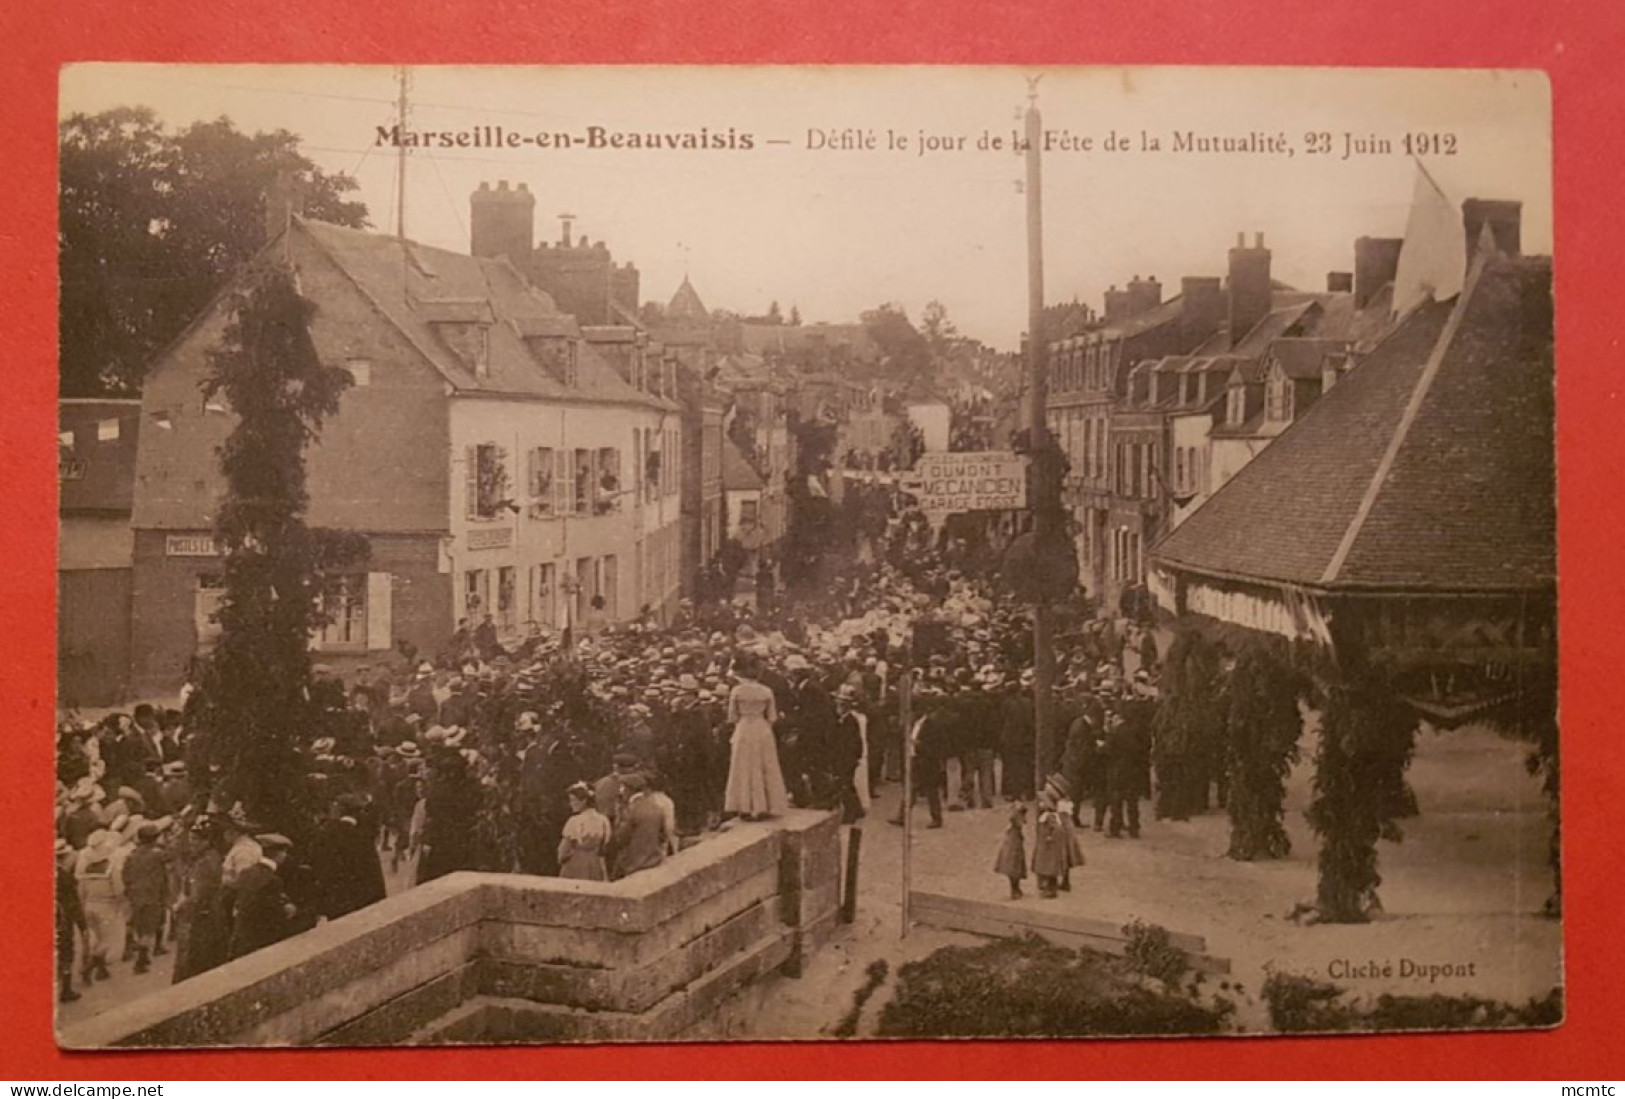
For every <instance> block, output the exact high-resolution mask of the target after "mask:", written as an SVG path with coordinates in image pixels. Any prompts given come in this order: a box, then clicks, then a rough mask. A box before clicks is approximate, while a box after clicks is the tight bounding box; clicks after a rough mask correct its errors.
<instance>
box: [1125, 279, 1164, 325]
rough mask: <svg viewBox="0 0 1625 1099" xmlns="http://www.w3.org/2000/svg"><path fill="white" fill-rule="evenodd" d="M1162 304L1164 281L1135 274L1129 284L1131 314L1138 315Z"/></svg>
mask: <svg viewBox="0 0 1625 1099" xmlns="http://www.w3.org/2000/svg"><path fill="white" fill-rule="evenodd" d="M1161 304H1162V283H1160V282H1158V281H1157V280H1156V279H1155V278H1149V279H1142V278H1141V277H1140V276H1139V275H1135V276H1134V278H1133V280H1132V281H1130V282H1129V284H1128V308H1129V314H1128V315H1129V316H1131V317H1137V316H1139V315H1140V314H1141V313H1145V312H1149V311H1150V310H1152V309H1155V308H1156V307H1157V306H1159V305H1161Z"/></svg>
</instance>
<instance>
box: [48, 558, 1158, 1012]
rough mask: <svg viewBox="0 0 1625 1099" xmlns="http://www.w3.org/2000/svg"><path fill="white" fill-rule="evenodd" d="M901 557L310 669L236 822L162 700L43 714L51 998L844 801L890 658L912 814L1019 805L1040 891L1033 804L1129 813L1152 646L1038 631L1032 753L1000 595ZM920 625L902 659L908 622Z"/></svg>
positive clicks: (876, 759)
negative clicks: (461, 887) (430, 651)
mask: <svg viewBox="0 0 1625 1099" xmlns="http://www.w3.org/2000/svg"><path fill="white" fill-rule="evenodd" d="M905 557H906V565H905V566H904V567H895V566H894V565H891V564H878V565H873V566H870V567H867V568H865V569H863V570H859V571H858V572H857V573H856V574H855V575H853V576H850V577H844V578H843V579H841V580H840V581H838V582H837V583H835V584H832V585H830V586H829V587H828V588H827V590H823V591H820V592H817V593H815V594H813V595H811V596H810V597H807V596H804V597H802V598H799V599H793V600H787V601H785V602H784V603H783V604H782V605H780V606H778V607H776V608H775V609H774V610H773V611H772V612H770V613H763V612H757V611H753V610H751V609H748V608H744V607H739V606H730V605H724V604H719V605H712V606H709V607H705V608H701V609H698V610H697V609H695V608H693V607H690V606H687V605H685V607H684V609H683V610H682V612H681V613H680V614H679V616H678V618H677V621H676V622H674V623H673V624H671V625H669V626H664V627H653V626H648V625H644V624H633V625H630V626H626V627H622V628H618V629H610V630H606V631H604V632H602V633H599V634H597V635H593V636H587V637H582V638H580V639H579V640H578V641H576V642H575V643H573V644H571V645H570V646H569V647H568V648H566V647H565V646H563V644H562V643H561V642H560V641H559V640H558V639H556V638H550V637H546V636H541V635H535V636H532V637H529V638H527V639H525V640H524V642H523V643H521V644H520V645H518V646H516V647H514V648H513V649H511V650H510V649H507V648H504V647H503V646H502V645H500V644H495V643H493V639H492V638H490V637H488V636H483V635H481V634H480V633H479V631H461V632H459V634H458V635H457V637H456V638H454V640H453V643H452V645H451V646H450V647H448V649H447V650H446V651H445V652H442V653H440V654H438V655H437V656H436V657H435V658H434V659H432V660H418V659H417V658H416V655H415V654H413V655H412V657H411V658H410V659H404V658H403V659H401V660H397V661H396V662H395V663H394V664H393V665H377V666H372V667H363V668H358V669H354V670H352V671H351V673H350V674H349V676H348V680H347V681H346V679H345V678H342V677H340V676H339V675H338V674H336V673H335V672H334V671H333V670H331V669H327V668H324V667H321V666H318V667H317V668H316V669H315V671H314V677H313V682H312V687H311V697H312V701H313V702H316V703H318V710H319V713H320V714H321V715H322V716H321V720H320V722H319V723H318V724H317V726H316V727H314V728H312V729H311V730H310V735H309V736H308V737H306V738H305V739H304V742H303V743H302V744H300V745H299V746H298V747H299V751H300V753H301V756H302V761H303V769H304V772H305V778H306V786H307V789H306V791H305V794H306V795H307V796H305V797H303V798H301V799H300V803H301V804H303V805H306V806H308V813H307V814H306V815H305V816H303V817H301V818H300V819H295V820H277V821H256V820H254V819H252V818H251V816H250V815H249V813H248V812H247V811H246V810H245V809H244V807H243V805H242V803H241V801H240V800H239V799H238V798H237V797H236V796H235V794H234V791H233V790H232V788H231V784H230V781H229V775H228V774H227V769H226V768H224V767H223V766H222V765H221V763H220V762H218V761H215V760H211V759H210V758H209V757H208V754H207V752H206V750H205V749H204V748H203V747H202V745H203V741H204V738H202V737H198V736H193V735H191V731H190V730H188V728H187V727H186V718H185V713H184V711H181V710H158V709H155V708H153V707H151V706H138V707H136V708H135V710H134V711H133V713H130V714H114V715H109V716H108V717H106V718H104V719H103V720H101V721H99V722H96V723H94V724H85V723H82V722H75V721H65V722H64V723H63V725H62V727H61V730H60V736H59V743H58V760H59V762H58V805H59V829H58V832H59V836H60V839H59V841H58V845H57V849H58V876H57V919H58V928H59V936H58V955H59V966H58V972H59V978H60V995H61V998H62V999H63V1000H72V999H74V998H76V997H77V995H78V994H77V992H76V991H75V989H74V987H73V980H74V977H75V976H77V977H78V978H79V979H80V980H81V981H82V982H84V983H87V984H88V983H90V982H93V981H99V980H107V979H109V978H110V977H112V976H113V969H112V967H113V966H114V965H115V964H122V963H128V964H130V965H131V966H132V968H133V969H134V971H136V972H141V971H144V970H146V969H148V968H149V967H151V966H152V965H153V964H154V959H156V958H159V957H162V956H165V955H166V954H168V953H173V954H174V955H175V961H174V979H175V980H177V981H178V980H185V979H187V978H188V977H190V976H193V975H195V974H197V973H201V972H204V971H206V970H208V969H210V968H212V967H214V966H217V965H219V964H222V963H223V962H225V961H228V960H230V959H232V958H235V957H240V956H242V955H243V954H246V953H249V952H251V951H253V950H257V949H259V948H260V947H263V946H265V945H268V944H269V943H273V942H277V941H280V940H282V939H285V938H287V937H288V936H290V935H293V934H295V933H297V932H299V931H301V930H303V929H307V928H309V927H312V926H314V925H315V924H316V923H317V922H319V921H320V920H323V919H336V918H338V917H340V916H343V915H345V914H346V913H348V912H351V911H354V910H355V909H357V908H360V907H363V906H365V905H367V904H370V903H373V902H374V901H376V900H379V899H381V898H382V897H383V896H384V894H385V877H386V873H387V874H388V875H392V876H399V875H409V876H410V878H411V879H413V880H416V881H418V882H423V881H428V880H431V879H434V878H437V877H439V876H441V875H444V874H447V873H451V872H454V871H457V870H465V869H478V870H488V871H489V870H495V871H515V872H522V873H527V874H539V875H559V876H564V877H570V878H581V879H587V880H614V879H618V878H622V877H626V876H628V875H630V874H635V873H638V872H640V871H643V870H646V869H648V868H650V867H653V866H657V865H659V864H660V863H661V862H663V861H664V859H666V858H667V857H669V856H670V855H672V854H673V853H675V852H676V851H677V850H679V849H680V848H681V847H682V846H684V845H687V844H690V843H693V842H697V841H698V840H700V839H702V838H703V837H704V836H705V835H706V834H707V833H709V832H711V831H714V830H716V829H718V828H721V827H728V826H730V825H728V824H727V822H728V821H730V820H735V819H738V820H743V821H750V820H755V819H762V818H771V817H774V816H777V815H779V814H782V813H784V812H785V811H786V810H787V809H789V808H790V807H792V806H797V807H813V808H823V809H830V810H838V811H839V812H840V813H841V816H842V819H843V820H844V821H846V822H854V821H856V820H858V819H860V818H862V817H863V816H864V815H865V814H866V813H867V812H868V810H869V808H870V805H871V801H872V799H873V798H874V797H875V796H876V795H877V794H878V792H879V790H880V788H881V787H882V786H883V785H885V784H888V783H895V782H897V781H899V779H900V778H901V775H902V770H903V747H904V736H905V730H904V728H903V727H902V721H901V716H902V715H901V713H900V708H899V697H898V696H899V690H898V688H899V680H900V676H901V672H902V670H903V668H904V666H905V665H909V666H912V667H913V669H914V671H913V676H914V690H913V692H912V705H913V717H912V719H911V722H910V724H911V728H909V729H908V730H906V733H907V736H908V738H909V742H910V743H911V744H912V746H913V753H914V768H913V778H914V790H915V794H916V796H923V798H924V799H925V801H926V803H927V806H928V809H929V812H930V820H929V825H928V826H929V827H942V826H943V825H944V811H945V809H946V810H947V811H953V810H956V809H987V808H992V807H993V805H994V801H995V797H996V796H997V795H1002V796H1003V797H1004V798H1005V799H1006V800H1007V803H1009V804H1011V805H1019V806H1022V807H1023V811H1025V809H1024V807H1025V806H1026V805H1028V804H1029V803H1033V804H1036V806H1037V808H1038V812H1039V814H1040V815H1039V823H1040V826H1041V827H1040V830H1039V841H1038V846H1037V848H1036V849H1035V850H1034V853H1033V855H1034V861H1033V867H1034V872H1035V873H1036V874H1038V875H1039V879H1040V889H1041V891H1042V892H1044V894H1045V895H1051V894H1052V893H1053V892H1054V891H1055V890H1056V889H1059V888H1062V887H1064V885H1065V882H1066V873H1065V870H1066V867H1064V866H1063V867H1062V869H1061V870H1059V871H1055V870H1054V865H1055V863H1056V860H1055V858H1054V857H1053V852H1052V851H1050V850H1049V849H1048V848H1047V847H1046V844H1045V841H1044V836H1045V835H1046V834H1047V832H1046V827H1048V826H1049V825H1050V824H1052V823H1054V821H1053V820H1052V818H1054V817H1055V816H1056V814H1057V813H1058V812H1059V811H1060V810H1061V808H1062V807H1065V808H1066V813H1065V816H1066V820H1065V822H1064V823H1065V826H1066V829H1067V835H1068V837H1069V838H1068V840H1067V841H1066V847H1067V849H1068V850H1075V849H1076V842H1075V840H1073V839H1071V838H1070V837H1071V835H1072V833H1071V831H1070V829H1071V828H1073V827H1075V826H1082V825H1083V824H1084V821H1083V819H1082V817H1081V816H1080V814H1081V812H1082V811H1083V807H1084V806H1085V805H1088V804H1092V807H1093V814H1094V816H1093V822H1092V824H1093V827H1094V828H1095V829H1096V830H1102V829H1106V830H1109V834H1110V835H1113V836H1117V835H1127V836H1130V837H1132V836H1136V835H1138V833H1139V808H1138V806H1139V800H1140V799H1141V798H1142V797H1144V796H1146V795H1147V794H1149V790H1150V776H1149V766H1150V711H1151V709H1152V706H1153V702H1152V699H1153V697H1154V692H1155V687H1154V680H1153V672H1152V669H1153V668H1154V663H1155V661H1154V651H1153V653H1152V654H1151V658H1150V659H1144V653H1143V650H1142V660H1141V664H1142V666H1141V668H1140V669H1139V670H1138V671H1137V672H1135V673H1134V674H1133V675H1132V676H1130V675H1125V674H1124V661H1123V653H1124V651H1125V648H1130V647H1132V645H1130V643H1129V642H1128V641H1127V639H1125V638H1124V637H1122V636H1120V635H1119V634H1118V632H1117V631H1116V627H1114V626H1113V625H1111V624H1110V623H1107V624H1104V625H1102V624H1100V623H1089V624H1088V625H1084V624H1083V623H1084V622H1085V621H1086V620H1087V618H1086V616H1082V615H1080V617H1079V626H1080V628H1078V629H1076V630H1073V631H1071V632H1069V633H1065V634H1064V635H1063V637H1064V640H1063V644H1062V651H1061V653H1060V654H1059V655H1060V665H1059V666H1060V670H1061V676H1060V679H1059V683H1058V692H1057V698H1058V720H1057V723H1056V726H1055V727H1056V729H1057V730H1058V735H1057V736H1056V737H1055V738H1054V741H1055V743H1054V745H1053V750H1052V751H1051V758H1048V759H1044V760H1042V761H1040V760H1039V759H1038V758H1037V755H1036V753H1037V747H1036V742H1035V735H1034V715H1033V702H1032V691H1031V682H1032V676H1033V669H1032V666H1031V665H1032V647H1031V633H1030V628H1029V625H1028V620H1027V618H1026V615H1025V613H1024V612H1023V611H1021V610H1020V609H1019V608H1011V607H1010V606H1009V605H1008V604H1007V603H1000V602H999V601H998V600H996V598H995V596H994V594H993V592H992V589H991V587H990V584H989V582H988V581H986V580H983V579H978V578H975V577H973V576H970V575H966V574H962V573H960V572H958V571H956V570H955V569H954V568H953V567H952V555H951V554H949V555H946V556H945V555H944V554H941V553H938V552H936V551H935V550H931V549H928V548H926V547H917V548H916V551H915V552H910V553H908V554H906V555H905ZM893 558H894V559H895V555H893ZM922 622H931V623H935V624H936V625H935V626H934V627H931V628H929V629H926V628H920V629H916V627H917V626H919V625H920V623H922ZM927 633H929V634H931V635H932V636H935V637H936V638H937V644H936V645H935V646H934V647H933V648H932V649H931V651H929V652H927V651H925V649H924V648H922V647H921V646H920V644H919V641H918V638H919V636H920V635H923V634H927ZM911 640H912V644H911ZM1152 648H1153V650H1154V644H1153V646H1152ZM955 761H957V776H958V781H957V783H956V784H955V785H954V786H953V787H952V788H950V785H949V778H950V773H951V764H953V763H954V762H955ZM1040 763H1042V766H1040ZM892 819H893V821H894V823H900V819H899V818H898V817H893V818H892ZM1059 827H1060V825H1059V824H1055V828H1057V829H1058V828H1059ZM1008 854H1009V853H1008V852H1005V853H1003V854H1001V858H1000V860H999V862H1000V866H1001V870H1000V872H1001V873H1004V872H1006V870H1008V869H1009V867H1010V866H1012V865H1013V863H1012V860H1011V859H1010V858H1009V857H1007V856H1008ZM1021 861H1022V862H1023V876H1024V875H1025V856H1024V855H1023V858H1022V860H1021ZM1061 862H1063V863H1070V862H1071V860H1070V857H1068V858H1063V859H1062V860H1061ZM1018 881H1019V879H1017V878H1012V887H1013V888H1017V887H1018V886H1017V884H1016V883H1017V882H1018Z"/></svg>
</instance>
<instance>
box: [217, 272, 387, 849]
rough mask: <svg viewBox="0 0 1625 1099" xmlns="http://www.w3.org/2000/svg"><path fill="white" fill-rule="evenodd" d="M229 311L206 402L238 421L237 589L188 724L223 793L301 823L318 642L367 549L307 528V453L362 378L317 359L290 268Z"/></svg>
mask: <svg viewBox="0 0 1625 1099" xmlns="http://www.w3.org/2000/svg"><path fill="white" fill-rule="evenodd" d="M229 308H230V311H231V322H230V324H229V325H228V326H227V328H226V330H225V333H224V334H223V336H222V339H221V343H220V345H219V347H218V348H216V349H215V350H214V351H213V352H212V353H211V355H210V365H211V371H210V374H209V376H208V378H207V380H206V381H205V383H204V386H203V389H204V396H205V398H211V397H214V396H216V395H220V396H223V397H224V398H225V399H226V400H227V402H229V405H230V407H231V408H232V409H233V410H234V411H235V412H236V414H237V418H238V419H237V424H236V426H235V427H234V428H233V429H232V432H231V434H230V435H228V436H227V437H226V441H225V444H224V445H223V446H222V447H221V450H220V469H221V472H222V473H223V474H224V475H225V480H226V492H225V495H224V497H223V498H222V500H221V501H220V507H219V512H218V517H217V520H216V531H217V535H218V537H219V539H220V543H221V548H222V552H223V554H224V558H225V561H224V564H225V569H224V584H225V595H224V599H223V601H222V604H221V607H220V612H219V619H220V627H221V634H220V639H219V641H218V643H217V645H216V647H215V650H214V652H213V653H212V654H211V655H210V656H209V658H208V659H207V660H206V661H205V662H204V664H203V667H202V668H201V681H200V689H199V690H198V692H197V693H196V694H195V695H193V696H192V699H191V700H190V701H189V705H188V713H187V724H188V725H189V726H191V727H193V728H195V729H196V730H197V731H198V733H199V735H200V736H201V737H202V738H203V741H202V743H203V747H204V752H205V755H206V757H207V759H208V761H209V762H210V763H211V764H214V765H218V766H219V768H220V770H221V779H222V784H223V786H224V790H223V791H222V793H224V794H225V795H226V796H227V797H229V798H230V799H231V800H240V801H241V802H242V803H243V804H244V806H245V808H246V809H247V810H248V811H249V813H250V814H251V815H253V816H255V817H257V818H258V819H259V820H261V821H263V822H265V823H266V824H268V825H272V826H276V827H281V828H285V829H289V830H295V831H297V830H299V829H300V828H301V826H302V824H303V822H304V821H305V820H306V819H308V815H309V813H308V811H309V809H310V808H311V807H310V806H308V805H306V804H304V800H305V799H304V789H303V788H304V781H305V780H304V767H303V766H302V765H301V762H300V756H299V754H298V750H297V748H298V744H299V741H300V738H301V737H302V736H305V735H308V734H309V731H310V730H311V729H312V728H314V727H315V726H316V724H317V723H318V716H317V714H316V712H315V711H316V707H315V706H314V704H313V703H312V700H311V692H310V682H311V665H310V648H309V646H310V636H311V634H312V633H313V632H314V631H315V630H318V629H320V628H321V627H322V626H323V625H325V624H326V623H327V621H328V616H327V615H326V614H325V612H324V604H325V603H326V597H327V596H328V595H329V594H330V593H331V588H332V584H333V583H334V579H333V578H334V577H336V575H338V574H339V573H340V572H342V571H344V570H347V569H349V568H351V567H353V566H354V565H356V564H358V563H359V562H361V561H364V560H365V558H366V556H367V543H366V540H365V539H364V538H363V537H362V536H360V535H357V534H350V533H344V532H336V531H327V530H320V529H314V528H311V527H308V526H306V525H305V522H304V513H305V509H306V506H307V505H308V503H309V497H308V494H307V491H306V487H305V459H304V451H305V448H306V447H307V446H309V445H310V443H312V442H314V441H315V440H316V439H317V438H318V436H319V433H320V430H321V425H322V422H323V420H325V419H326V418H327V417H328V416H331V415H333V414H334V413H335V412H337V411H338V406H339V398H340V395H341V394H342V393H343V392H344V390H345V388H346V387H348V386H349V385H350V384H351V378H350V375H349V373H348V372H346V371H345V370H343V369H342V368H339V367H334V366H324V365H323V364H322V362H321V360H320V359H319V358H318V357H317V354H316V348H315V346H314V344H313V343H312V342H311V338H310V332H309V321H310V317H311V315H312V314H313V312H314V306H312V305H311V303H310V302H308V301H306V300H305V299H304V298H302V297H300V295H299V292H298V290H297V289H296V288H295V286H294V283H293V278H292V275H291V274H290V273H289V272H287V271H286V270H283V269H280V268H273V267H264V268H261V269H259V270H257V271H253V272H251V273H250V274H249V275H248V276H247V277H246V278H245V279H244V280H243V282H242V284H241V285H240V286H239V287H238V288H237V289H236V290H235V291H234V292H233V294H232V297H231V300H230V304H229Z"/></svg>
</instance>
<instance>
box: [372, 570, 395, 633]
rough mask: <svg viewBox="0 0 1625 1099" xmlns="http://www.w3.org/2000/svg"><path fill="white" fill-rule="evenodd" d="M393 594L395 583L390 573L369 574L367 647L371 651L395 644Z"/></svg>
mask: <svg viewBox="0 0 1625 1099" xmlns="http://www.w3.org/2000/svg"><path fill="white" fill-rule="evenodd" d="M393 595H394V584H393V583H392V582H391V577H390V574H389V573H387V572H369V573H368V574H367V648H368V649H369V650H371V651H374V652H376V651H380V650H383V649H388V648H390V647H391V646H392V645H393V644H394V640H393V637H392V635H393V631H394V622H393V621H392V615H393V612H394V607H393V606H392V603H391V601H392V597H393Z"/></svg>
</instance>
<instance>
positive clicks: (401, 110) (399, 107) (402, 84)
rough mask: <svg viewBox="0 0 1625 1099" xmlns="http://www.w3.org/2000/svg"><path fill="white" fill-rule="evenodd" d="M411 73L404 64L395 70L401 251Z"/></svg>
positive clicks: (397, 229)
mask: <svg viewBox="0 0 1625 1099" xmlns="http://www.w3.org/2000/svg"><path fill="white" fill-rule="evenodd" d="M411 83H412V75H411V73H410V72H409V71H408V70H407V68H406V66H405V65H401V66H399V67H398V68H396V70H395V87H396V100H395V121H396V123H397V124H398V125H399V126H400V133H401V138H402V140H401V144H400V146H399V147H398V148H397V149H396V150H395V237H396V239H398V240H399V241H400V242H401V245H402V251H403V253H404V251H405V245H406V140H405V138H406V125H407V121H406V91H407V89H408V88H409V87H410V86H411Z"/></svg>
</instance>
